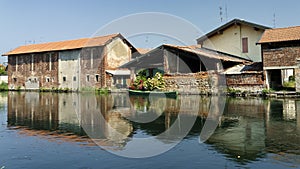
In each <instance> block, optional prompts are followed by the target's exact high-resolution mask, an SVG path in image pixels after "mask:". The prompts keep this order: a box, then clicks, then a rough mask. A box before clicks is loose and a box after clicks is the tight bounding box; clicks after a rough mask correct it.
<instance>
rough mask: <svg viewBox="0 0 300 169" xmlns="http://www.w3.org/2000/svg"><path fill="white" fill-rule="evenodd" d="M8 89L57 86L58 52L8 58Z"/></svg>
mask: <svg viewBox="0 0 300 169" xmlns="http://www.w3.org/2000/svg"><path fill="white" fill-rule="evenodd" d="M8 85H9V88H10V89H16V88H19V87H21V88H23V89H25V88H26V89H38V87H43V88H52V87H57V86H58V52H51V53H35V54H26V55H25V54H24V55H15V56H9V57H8Z"/></svg>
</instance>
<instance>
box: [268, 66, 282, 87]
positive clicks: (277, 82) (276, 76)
mask: <svg viewBox="0 0 300 169" xmlns="http://www.w3.org/2000/svg"><path fill="white" fill-rule="evenodd" d="M268 72H269V75H270V88H271V89H274V90H281V89H282V77H281V70H280V69H274V70H270V71H268Z"/></svg>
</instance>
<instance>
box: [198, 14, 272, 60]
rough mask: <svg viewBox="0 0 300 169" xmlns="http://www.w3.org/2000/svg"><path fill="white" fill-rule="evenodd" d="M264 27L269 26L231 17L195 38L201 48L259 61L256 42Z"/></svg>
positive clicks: (259, 54) (259, 49)
mask: <svg viewBox="0 0 300 169" xmlns="http://www.w3.org/2000/svg"><path fill="white" fill-rule="evenodd" d="M266 29H269V27H266V26H263V25H259V24H255V23H251V22H247V21H244V20H240V19H233V20H232V21H230V22H228V23H226V24H224V25H222V26H220V27H218V28H216V29H214V30H212V31H211V32H209V33H207V34H205V35H203V36H201V37H200V38H198V39H197V43H198V44H199V45H201V46H202V47H203V48H208V49H213V50H217V51H220V52H224V53H228V54H231V55H235V56H239V57H242V58H245V59H250V60H252V61H254V62H260V61H261V48H260V45H256V43H257V42H258V41H259V39H260V37H261V36H262V34H263V33H264V31H265V30H266Z"/></svg>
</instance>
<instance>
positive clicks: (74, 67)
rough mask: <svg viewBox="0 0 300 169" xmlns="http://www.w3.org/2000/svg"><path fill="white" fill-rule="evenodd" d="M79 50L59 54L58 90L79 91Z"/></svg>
mask: <svg viewBox="0 0 300 169" xmlns="http://www.w3.org/2000/svg"><path fill="white" fill-rule="evenodd" d="M79 61H80V50H70V51H62V52H59V62H58V63H59V64H58V67H59V69H58V79H59V80H58V82H59V86H58V87H59V88H69V89H72V90H77V89H79V83H80V82H79V79H80V77H79V74H80V64H79Z"/></svg>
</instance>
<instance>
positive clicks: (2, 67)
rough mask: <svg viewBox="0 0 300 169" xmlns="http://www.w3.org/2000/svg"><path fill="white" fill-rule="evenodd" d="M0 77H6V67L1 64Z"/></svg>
mask: <svg viewBox="0 0 300 169" xmlns="http://www.w3.org/2000/svg"><path fill="white" fill-rule="evenodd" d="M1 75H7V71H6V67H5V66H4V65H2V64H0V76H1Z"/></svg>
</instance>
